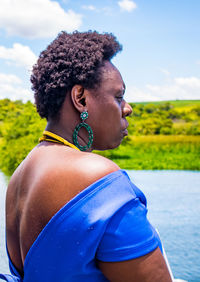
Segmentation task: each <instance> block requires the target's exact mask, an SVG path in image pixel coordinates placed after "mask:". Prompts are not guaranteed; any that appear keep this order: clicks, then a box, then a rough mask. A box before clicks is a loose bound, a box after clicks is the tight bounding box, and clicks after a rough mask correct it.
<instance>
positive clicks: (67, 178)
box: [25, 147, 120, 221]
mask: <svg viewBox="0 0 200 282" xmlns="http://www.w3.org/2000/svg"><path fill="white" fill-rule="evenodd" d="M36 163H37V165H36ZM119 169H120V168H119V166H117V165H116V164H115V163H114V162H112V161H111V160H109V159H107V158H104V157H102V156H100V155H97V154H93V153H86V152H79V151H75V150H66V151H65V150H63V149H62V147H59V148H56V149H55V150H49V151H48V154H46V155H43V157H42V158H41V154H40V157H39V160H38V159H37V161H35V163H34V161H32V162H31V165H30V169H27V172H26V173H25V174H26V175H28V176H29V180H28V182H29V183H30V186H31V190H30V194H29V195H31V197H28V198H27V199H30V200H31V204H33V205H34V203H38V199H39V202H40V207H41V209H42V213H44V214H46V216H47V219H46V220H45V221H47V220H48V219H49V218H50V217H51V216H53V214H54V213H55V212H56V211H58V210H59V209H60V208H61V207H62V206H63V205H64V204H65V203H67V202H68V201H70V200H71V199H72V198H73V197H75V196H76V195H77V194H78V193H80V192H81V191H82V190H84V189H85V188H87V187H88V186H90V185H91V184H92V183H94V182H95V181H97V180H98V179H100V178H102V177H104V176H106V175H108V174H110V173H112V172H115V171H117V170H119ZM26 183H27V182H26ZM50 203H51V204H50ZM27 204H29V205H28V206H29V208H30V207H31V205H30V202H29V203H27ZM40 212H41V210H40Z"/></svg>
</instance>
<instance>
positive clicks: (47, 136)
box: [39, 130, 80, 151]
mask: <svg viewBox="0 0 200 282" xmlns="http://www.w3.org/2000/svg"><path fill="white" fill-rule="evenodd" d="M42 141H49V142H53V143H59V144H63V145H65V146H69V147H71V148H73V149H76V150H78V151H80V150H79V148H77V147H76V146H75V145H74V144H72V143H70V142H68V141H67V140H65V139H64V138H62V137H60V136H58V135H56V134H54V133H52V132H50V131H46V130H45V131H44V132H43V134H42V137H40V139H39V142H42Z"/></svg>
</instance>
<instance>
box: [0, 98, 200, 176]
mask: <svg viewBox="0 0 200 282" xmlns="http://www.w3.org/2000/svg"><path fill="white" fill-rule="evenodd" d="M131 106H132V107H133V114H132V116H131V117H129V118H128V121H129V136H128V137H127V138H126V139H125V140H124V141H123V143H122V146H120V147H119V148H117V149H115V150H110V151H105V152H98V153H100V154H103V155H105V156H107V157H109V158H111V159H113V160H114V161H115V162H117V163H118V164H119V165H121V167H122V168H132V169H200V163H199V161H198V160H199V151H200V145H199V144H200V142H199V141H200V136H199V135H200V101H195V102H194V101H188V102H187V103H186V104H185V102H184V103H183V102H182V101H177V102H165V103H163V102H160V103H134V104H133V103H131ZM45 125H46V121H45V120H43V119H41V118H40V117H39V115H38V114H37V112H36V109H35V106H34V105H33V104H32V103H31V102H27V103H22V102H21V101H14V102H13V101H10V100H9V99H3V100H0V169H1V170H2V171H3V172H5V173H6V174H7V175H10V174H11V173H12V172H13V171H14V170H15V169H16V167H17V166H18V165H19V163H20V162H21V161H22V160H23V159H24V158H25V157H26V155H27V154H28V152H29V151H30V150H31V149H32V148H33V147H34V146H35V145H36V144H37V143H38V139H39V137H40V136H41V134H42V131H43V130H44V128H45ZM158 135H160V137H159V139H158V138H156V139H155V137H156V136H158ZM167 135H170V136H167ZM174 135H176V136H178V135H180V138H179V139H177V138H175V139H174ZM186 135H193V137H192V138H189V139H188V138H186ZM145 136H146V137H145ZM184 136H185V137H184ZM169 137H170V139H169ZM184 140H185V141H184ZM170 152H171V153H172V152H173V154H174V155H173V156H172V155H170ZM152 154H153V155H152ZM177 154H178V155H177ZM168 155H169V156H168ZM159 156H160V159H159ZM177 156H178V157H177ZM163 157H165V161H163ZM177 160H179V161H177ZM186 162H187V163H186ZM164 163H165V164H164ZM183 163H185V165H183ZM168 164H169V165H168Z"/></svg>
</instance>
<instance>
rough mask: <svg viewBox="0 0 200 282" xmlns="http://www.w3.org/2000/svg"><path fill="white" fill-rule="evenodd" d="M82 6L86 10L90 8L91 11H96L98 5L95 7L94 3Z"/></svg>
mask: <svg viewBox="0 0 200 282" xmlns="http://www.w3.org/2000/svg"><path fill="white" fill-rule="evenodd" d="M82 8H83V9H84V10H89V11H95V10H96V7H94V6H93V5H88V6H86V5H84V6H82Z"/></svg>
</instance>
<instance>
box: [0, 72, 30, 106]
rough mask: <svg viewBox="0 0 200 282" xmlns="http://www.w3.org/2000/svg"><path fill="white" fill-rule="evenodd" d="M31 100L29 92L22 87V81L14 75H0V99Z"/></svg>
mask: <svg viewBox="0 0 200 282" xmlns="http://www.w3.org/2000/svg"><path fill="white" fill-rule="evenodd" d="M3 98H9V99H11V100H23V101H24V102H25V101H27V100H33V94H32V93H31V91H30V90H28V89H25V88H23V87H22V81H21V79H20V78H19V77H17V76H16V75H14V74H4V73H0V99H3Z"/></svg>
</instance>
